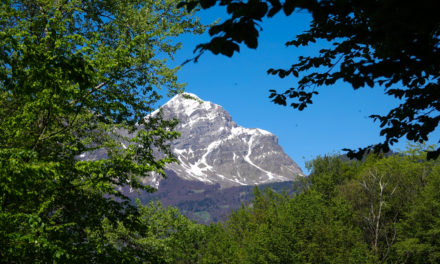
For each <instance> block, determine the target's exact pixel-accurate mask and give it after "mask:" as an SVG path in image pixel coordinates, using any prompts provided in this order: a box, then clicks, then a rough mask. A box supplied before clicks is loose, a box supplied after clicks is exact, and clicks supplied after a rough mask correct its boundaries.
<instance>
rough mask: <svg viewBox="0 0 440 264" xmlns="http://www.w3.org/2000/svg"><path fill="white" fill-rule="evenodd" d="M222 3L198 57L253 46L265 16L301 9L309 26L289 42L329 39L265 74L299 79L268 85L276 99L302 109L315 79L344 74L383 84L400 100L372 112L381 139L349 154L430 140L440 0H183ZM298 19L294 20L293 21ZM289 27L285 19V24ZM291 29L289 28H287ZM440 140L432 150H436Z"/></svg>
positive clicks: (438, 77) (355, 83)
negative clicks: (220, 17)
mask: <svg viewBox="0 0 440 264" xmlns="http://www.w3.org/2000/svg"><path fill="white" fill-rule="evenodd" d="M216 4H218V5H219V6H223V7H225V8H226V10H227V12H228V14H229V15H230V17H229V18H228V19H227V20H225V21H224V22H222V23H220V24H217V25H215V26H212V27H211V28H210V30H209V34H210V35H211V37H212V39H211V40H210V42H209V43H204V44H200V45H198V46H197V48H196V51H198V52H199V54H198V55H197V57H196V60H197V58H198V57H199V56H200V55H201V54H202V53H203V52H204V51H206V50H209V51H211V52H213V53H214V54H223V55H227V56H229V57H230V56H233V54H234V52H239V51H240V45H241V44H243V43H244V44H245V45H246V46H247V47H249V48H252V49H255V48H257V46H258V37H259V30H261V29H262V27H263V26H264V25H263V24H264V23H262V20H263V18H270V17H273V16H275V15H277V14H279V13H284V14H285V15H287V16H294V15H295V12H296V11H298V10H306V11H307V12H309V13H310V14H311V15H312V21H311V23H310V26H309V28H308V29H307V30H306V31H305V32H303V33H302V34H299V35H297V36H296V37H295V38H294V39H293V40H291V41H288V42H286V46H293V47H299V46H306V45H312V44H313V43H315V42H316V41H318V40H324V41H327V42H328V43H329V45H328V48H324V49H321V50H320V51H319V55H317V56H300V57H299V58H298V60H297V61H295V62H293V64H292V66H291V67H290V68H288V69H275V68H272V69H269V70H268V74H271V75H276V76H279V77H280V78H287V77H293V78H295V82H296V86H294V87H292V88H289V89H287V90H285V91H282V92H278V91H276V90H270V98H272V101H273V102H274V103H276V104H280V105H287V104H289V105H290V106H291V107H293V108H295V109H299V110H303V109H305V108H306V107H307V106H308V105H310V104H311V103H312V99H314V97H315V96H316V95H317V94H318V93H319V91H318V89H317V88H318V87H320V86H324V85H333V84H335V83H336V82H337V81H339V80H342V81H344V82H347V83H349V84H350V85H351V86H352V87H353V89H355V90H356V89H359V88H362V87H367V86H369V87H375V88H376V87H381V88H383V89H384V90H385V93H386V94H387V95H390V96H393V97H395V98H398V99H401V101H402V103H401V104H400V105H399V106H398V107H396V108H393V109H390V111H389V113H388V114H387V115H384V116H381V115H371V116H370V117H371V118H373V119H374V120H377V121H379V122H380V127H381V131H380V135H382V136H385V140H384V141H383V142H381V143H378V144H375V145H371V146H367V147H362V148H359V149H358V150H347V151H348V155H349V156H350V157H357V158H361V157H362V156H363V155H364V153H365V152H369V151H371V150H374V151H375V152H381V151H383V152H388V151H389V149H390V145H393V144H394V143H396V142H398V140H399V139H401V138H404V137H406V139H408V140H410V141H414V142H424V141H427V140H428V138H429V136H430V134H431V133H432V132H433V131H434V130H435V129H436V128H437V127H438V124H439V121H440V114H439V111H440V102H439V98H440V74H439V72H440V69H439V68H440V17H439V16H438V14H437V12H436V8H435V6H437V1H434V0H422V1H418V2H413V1H399V0H379V1H361V0H300V1H298V0H285V1H280V0H248V1H242V0H186V1H185V2H182V3H181V4H180V5H182V6H183V5H184V6H186V7H187V9H188V10H193V9H194V8H196V7H198V6H199V7H201V8H203V9H207V8H211V7H213V6H215V5H216ZM291 26H292V27H294V26H295V25H291ZM286 28H287V27H286ZM285 34H286V36H287V35H289V32H288V31H286V32H285ZM439 155H440V148H437V149H435V150H431V151H429V154H428V158H437V157H438V156H439Z"/></svg>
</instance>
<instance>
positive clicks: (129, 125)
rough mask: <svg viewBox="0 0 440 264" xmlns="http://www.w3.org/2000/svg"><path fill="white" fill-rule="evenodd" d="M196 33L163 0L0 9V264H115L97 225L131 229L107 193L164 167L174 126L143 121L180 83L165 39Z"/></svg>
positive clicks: (125, 203)
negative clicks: (105, 223) (118, 224)
mask: <svg viewBox="0 0 440 264" xmlns="http://www.w3.org/2000/svg"><path fill="white" fill-rule="evenodd" d="M202 31H203V27H202V26H201V25H200V24H199V22H198V21H197V20H196V19H195V18H193V17H191V16H190V14H189V13H187V12H186V11H185V10H183V9H179V8H176V3H175V1H172V0H165V1H162V0H147V1H137V0H133V1H123V2H122V1H85V0H72V1H58V0H54V1H13V0H6V1H2V2H1V4H0V206H1V212H0V241H1V242H0V244H1V246H0V248H1V250H0V259H1V262H6V263H18V262H20V263H27V262H29V263H30V262H32V263H52V262H53V263H55V262H61V263H69V262H70V263H79V262H81V261H82V262H84V263H96V262H100V263H113V262H115V263H121V258H122V259H123V258H124V257H123V256H122V255H121V253H120V252H122V251H123V249H122V248H121V247H114V246H112V245H111V244H109V243H107V242H106V241H107V240H106V238H105V236H104V235H103V234H104V228H103V223H102V220H103V219H104V218H106V219H108V220H109V221H110V222H111V223H115V222H116V221H123V222H124V223H125V225H126V226H128V227H131V228H134V227H136V226H137V225H138V224H139V223H138V222H137V221H136V220H133V219H135V217H134V216H136V215H137V214H139V212H138V209H137V208H136V207H135V206H133V205H131V204H130V202H129V200H128V199H127V198H126V197H125V196H124V195H122V193H121V192H120V191H119V190H118V188H117V187H120V186H123V185H127V186H130V187H131V188H133V189H144V190H150V188H149V187H148V186H144V185H143V184H142V182H141V177H144V176H148V175H149V174H151V173H158V174H162V175H163V174H164V170H163V169H164V166H165V165H166V164H167V163H169V162H172V161H174V160H175V159H174V157H173V156H172V155H171V152H170V150H169V147H168V146H167V144H168V143H167V142H168V141H169V140H171V139H174V138H176V137H177V136H178V133H177V132H174V131H172V128H173V127H174V125H175V121H173V120H170V121H164V120H161V119H160V118H154V119H153V118H151V119H150V120H148V121H147V120H145V119H144V117H145V115H146V114H147V113H149V112H150V111H151V109H152V107H153V104H154V103H155V102H157V100H158V99H159V98H160V95H159V93H158V90H159V89H161V88H163V89H167V90H168V91H169V92H170V93H175V92H178V91H179V90H181V89H182V87H183V86H182V85H181V84H179V83H178V82H177V79H176V76H175V73H176V71H177V70H178V68H170V67H169V66H168V64H167V60H169V59H172V56H173V54H174V53H175V52H176V50H178V49H179V47H180V44H179V43H178V42H176V41H173V38H174V37H176V36H178V35H180V34H182V33H185V32H188V33H200V32H202ZM140 126H142V127H143V128H144V129H142V130H138V128H139V127H140ZM121 130H124V131H127V132H128V133H131V135H130V136H129V137H124V136H122V135H123V134H121V133H118V131H121ZM121 138H122V141H123V142H126V143H127V144H126V145H121V143H120V142H121ZM97 150H101V151H104V153H105V155H103V157H102V159H99V160H83V159H82V157H83V155H84V154H86V153H93V152H94V151H97ZM156 152H160V153H162V154H161V155H158V154H157V153H156ZM92 234H93V236H92Z"/></svg>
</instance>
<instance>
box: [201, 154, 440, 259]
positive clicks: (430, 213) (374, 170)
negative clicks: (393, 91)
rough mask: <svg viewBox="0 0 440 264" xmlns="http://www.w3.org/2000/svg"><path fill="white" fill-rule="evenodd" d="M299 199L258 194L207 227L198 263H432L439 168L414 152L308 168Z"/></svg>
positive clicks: (328, 159) (326, 161) (439, 217)
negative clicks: (218, 222)
mask: <svg viewBox="0 0 440 264" xmlns="http://www.w3.org/2000/svg"><path fill="white" fill-rule="evenodd" d="M309 166H310V168H311V170H312V174H311V176H309V177H307V178H305V179H304V180H303V181H302V183H301V184H300V186H302V189H301V191H299V193H298V194H296V195H293V196H289V195H286V194H277V193H274V192H272V191H270V190H267V191H266V192H264V193H261V192H260V191H259V190H258V189H256V192H255V198H254V201H253V203H252V204H251V205H249V206H244V207H243V208H242V209H240V210H238V211H236V212H235V213H233V214H232V215H231V217H230V219H229V220H228V221H226V222H225V223H222V224H216V225H212V226H210V227H208V229H207V231H206V239H207V240H206V242H205V246H204V248H203V249H202V250H201V261H200V263H438V262H439V260H440V258H439V256H440V255H439V252H440V251H439V242H438V241H439V239H438V235H439V234H440V233H439V230H440V229H439V223H440V207H439V204H440V196H439V194H438V193H439V192H438V187H439V186H438V184H439V182H440V171H439V170H440V164H439V163H438V162H434V161H426V153H424V152H423V151H421V147H420V146H419V147H417V148H412V149H411V150H410V151H408V152H407V153H403V154H399V155H392V156H389V157H383V156H377V155H369V156H368V157H367V158H366V159H365V160H364V161H362V162H352V161H347V160H345V159H343V158H341V157H340V156H339V157H338V156H324V157H318V158H317V159H315V160H313V161H312V162H311V163H310V164H309Z"/></svg>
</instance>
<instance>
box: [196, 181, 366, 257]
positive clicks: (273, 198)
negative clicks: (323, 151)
mask: <svg viewBox="0 0 440 264" xmlns="http://www.w3.org/2000/svg"><path fill="white" fill-rule="evenodd" d="M225 237H226V238H225ZM206 245H207V247H206V248H205V249H204V250H203V249H202V251H201V252H202V258H201V259H202V260H205V259H207V257H205V256H208V258H209V259H210V260H213V261H204V262H203V261H202V263H224V260H225V259H226V262H228V263H374V256H372V255H371V253H370V252H369V250H368V246H367V244H366V243H364V242H363V241H362V239H361V233H360V230H359V228H358V227H356V226H354V225H353V221H352V211H351V209H350V207H349V206H348V203H347V202H346V201H344V200H342V199H332V200H331V201H328V200H326V199H324V198H323V197H322V196H321V195H320V194H319V193H318V192H316V191H314V190H306V191H304V192H303V193H301V194H297V195H294V196H292V197H290V196H288V195H286V194H277V193H275V192H274V191H271V190H270V189H266V192H265V193H261V192H259V191H258V190H256V192H255V199H254V201H253V202H252V206H250V207H243V208H241V209H239V210H238V211H236V212H234V213H233V214H232V215H231V217H230V219H229V220H228V221H227V222H226V223H225V224H224V225H223V229H222V228H220V229H219V230H217V232H216V233H214V235H211V236H209V237H207V243H206ZM229 258H232V260H231V259H229ZM220 260H223V262H221V261H220Z"/></svg>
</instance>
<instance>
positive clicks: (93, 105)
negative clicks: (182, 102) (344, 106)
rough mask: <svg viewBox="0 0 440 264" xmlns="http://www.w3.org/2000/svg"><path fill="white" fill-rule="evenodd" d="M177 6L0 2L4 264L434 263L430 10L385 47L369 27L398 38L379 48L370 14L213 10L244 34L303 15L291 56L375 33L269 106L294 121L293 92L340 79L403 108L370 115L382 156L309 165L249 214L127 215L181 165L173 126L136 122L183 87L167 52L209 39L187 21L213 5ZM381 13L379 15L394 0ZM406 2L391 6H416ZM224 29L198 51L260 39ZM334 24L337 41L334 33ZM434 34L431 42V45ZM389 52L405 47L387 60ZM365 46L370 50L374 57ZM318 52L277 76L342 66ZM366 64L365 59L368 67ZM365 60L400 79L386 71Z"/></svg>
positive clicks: (305, 97)
mask: <svg viewBox="0 0 440 264" xmlns="http://www.w3.org/2000/svg"><path fill="white" fill-rule="evenodd" d="M188 2H189V5H190V6H189V7H188V6H187V7H188V8H183V7H182V4H179V3H178V2H177V1H174V0H131V1H128V0H127V1H115V0H105V1H103V0H102V1H101V0H97V1H89V0H35V1H20V0H17V1H16V0H4V1H2V2H1V3H0V66H1V67H0V206H1V211H0V262H1V263H439V262H440V192H439V191H438V190H439V189H440V163H439V161H438V159H436V158H437V157H438V155H439V153H440V151H439V147H438V146H428V145H426V144H423V143H424V142H426V141H427V140H428V136H429V135H430V133H431V132H432V131H433V130H434V129H435V128H436V127H437V125H438V122H439V120H440V118H439V116H438V111H439V109H440V107H439V100H438V98H439V96H438V91H439V89H438V86H439V76H438V74H439V71H438V67H439V65H440V63H438V61H439V60H438V57H439V56H438V53H439V45H438V43H439V40H440V38H439V34H440V30H439V28H438V25H439V24H438V23H437V22H435V21H437V20H435V21H434V20H432V21H431V18H435V19H438V14H437V12H436V11H435V9H433V8H430V9H429V8H428V9H429V10H430V12H428V13H427V14H426V16H422V15H421V14H422V12H421V11H420V10H422V11H426V8H425V9H424V7H431V6H432V5H431V4H432V3H431V2H430V1H425V2H423V1H422V2H423V4H424V5H422V4H421V5H420V6H419V7H421V8H419V9H411V12H412V13H411V12H410V13H411V14H414V16H415V17H416V18H419V17H420V18H424V19H423V21H422V22H423V23H420V27H417V26H414V27H411V28H407V29H408V30H410V33H411V34H410V35H408V36H407V38H400V39H399V38H398V37H397V38H396V36H398V34H399V33H402V32H403V31H393V27H391V26H392V25H394V24H393V23H392V24H390V25H389V26H390V28H388V27H386V28H385V29H384V28H383V27H378V28H379V29H380V30H391V31H393V32H394V33H395V34H396V35H393V37H392V38H385V40H384V41H382V42H380V41H378V40H379V39H380V38H381V36H383V34H382V33H384V32H383V31H380V30H379V29H378V28H376V27H375V26H377V24H380V23H379V22H381V21H382V20H381V19H383V17H382V16H379V15H377V13H374V14H373V15H372V16H370V17H368V16H369V15H371V14H372V13H371V11H372V9H371V8H369V7H368V8H366V7H365V6H364V5H362V4H360V3H361V2H363V1H342V0H334V1H310V3H312V4H311V5H310V6H309V5H306V4H305V3H307V1H297V3H299V4H298V6H295V4H294V3H293V2H294V1H290V0H289V1H285V2H283V5H284V7H283V6H282V5H281V3H280V1H276V0H269V1H260V0H250V1H247V2H246V4H248V5H250V6H253V5H254V4H255V5H257V6H258V8H256V9H243V8H242V7H243V6H242V5H240V4H243V1H238V2H240V4H237V2H236V1H223V0H221V1H219V2H220V4H221V5H223V6H225V5H231V8H230V9H229V10H230V12H229V13H230V14H232V16H233V17H234V19H236V18H239V23H238V24H237V25H238V26H243V23H244V25H245V26H247V27H249V26H250V27H251V29H252V27H253V25H252V24H251V23H249V22H250V20H252V21H254V20H258V19H260V20H261V18H262V17H264V16H265V15H266V14H267V15H269V16H273V15H274V14H275V13H277V12H278V11H280V10H282V9H283V10H284V12H285V13H286V15H290V14H292V10H293V9H295V8H302V9H305V10H308V11H310V12H312V13H313V14H314V19H315V21H314V22H315V23H312V28H311V31H310V32H308V33H307V34H305V35H301V36H299V39H298V40H297V41H296V42H294V43H293V42H292V43H291V44H292V45H303V44H304V45H307V44H308V42H309V41H312V39H314V38H327V39H328V40H331V39H335V38H344V37H347V36H344V35H338V34H339V33H341V34H342V33H347V34H348V33H349V32H351V33H353V32H357V31H356V30H355V31H353V28H355V29H359V30H360V31H359V32H361V33H362V34H360V35H361V36H362V37H365V36H368V34H367V33H365V32H364V31H362V30H364V29H368V30H371V32H370V33H371V34H372V36H373V38H372V39H369V38H367V40H368V41H369V42H368V43H365V42H363V41H366V39H365V38H360V37H359V38H352V41H350V42H349V43H345V44H343V47H342V49H341V47H339V48H337V49H336V51H335V52H336V53H338V52H339V53H342V55H343V56H345V58H347V60H346V61H344V63H345V64H343V65H342V66H341V67H342V68H341V71H338V72H336V75H334V76H330V75H327V76H322V75H314V76H315V77H317V78H315V79H310V78H309V77H307V76H306V77H305V78H306V79H305V81H303V82H300V84H301V85H302V86H301V85H300V86H299V88H298V89H299V90H298V91H296V90H294V89H293V88H292V89H293V90H289V91H287V92H286V93H283V94H278V93H276V92H273V96H272V98H274V99H273V100H274V101H275V103H279V104H286V103H285V101H286V100H290V99H292V100H295V99H298V100H299V101H300V103H299V104H298V103H296V102H294V103H293V104H292V107H294V108H300V110H301V109H302V108H304V107H305V106H306V105H307V104H310V103H311V96H312V95H315V91H312V92H305V91H304V89H305V88H308V87H310V85H313V84H314V85H319V83H321V84H322V83H325V82H329V84H332V83H334V82H333V81H336V79H340V78H342V79H344V80H345V81H347V82H349V83H351V84H355V85H354V88H355V89H357V88H359V86H362V85H366V84H367V85H369V84H370V83H372V82H373V83H374V82H377V83H378V84H381V82H382V84H384V85H388V84H389V85H390V86H392V85H396V84H397V85H402V87H403V88H401V89H388V88H389V87H386V89H387V90H386V91H387V94H389V95H390V96H396V97H400V98H403V99H404V100H405V101H404V103H403V104H402V105H400V106H399V107H398V108H396V109H392V110H391V111H390V113H389V114H388V115H386V116H373V118H375V119H377V120H379V121H380V122H381V123H382V125H381V126H382V131H381V133H382V134H383V135H385V136H386V139H385V142H383V143H381V144H378V145H375V146H369V147H367V148H362V149H360V150H361V151H359V152H353V151H348V153H347V155H348V156H349V157H351V158H353V157H357V158H358V160H355V159H354V160H351V159H349V158H347V155H342V156H340V155H333V156H332V155H330V156H329V155H324V156H320V157H318V158H316V159H314V160H312V161H310V162H309V164H308V168H309V170H310V172H311V173H310V175H309V176H307V177H304V178H303V179H302V180H299V181H298V182H296V183H295V184H294V186H292V190H293V191H292V190H285V191H284V192H275V191H272V190H270V189H265V190H264V191H260V190H259V189H258V188H255V190H254V199H253V201H252V202H251V203H249V204H243V205H242V207H241V208H240V209H239V210H237V211H235V212H233V213H232V214H231V215H230V216H229V218H228V220H226V221H224V222H220V223H213V224H210V225H201V224H196V223H195V222H194V221H191V220H189V219H188V218H186V217H184V216H183V215H182V214H181V213H180V212H179V211H178V210H177V209H176V208H164V207H163V206H161V204H160V203H154V202H152V203H149V204H141V203H140V202H139V201H138V202H137V203H136V204H133V203H132V202H131V200H130V199H129V198H128V197H126V196H125V195H123V194H122V193H121V191H120V189H119V187H122V186H125V187H128V188H132V189H134V190H142V191H153V189H152V188H151V187H150V186H145V185H143V184H142V178H143V177H148V176H149V175H151V174H156V175H162V176H165V167H166V165H167V164H168V163H171V162H176V157H174V156H173V154H172V153H171V151H170V145H169V144H170V142H172V140H173V139H176V138H177V137H178V136H179V133H178V132H177V131H174V130H173V128H174V127H175V126H176V124H177V122H178V120H163V119H162V118H161V117H160V115H159V116H157V117H155V118H149V119H145V118H144V117H145V116H146V115H148V113H150V112H151V111H153V110H154V109H153V106H154V104H155V103H156V102H157V101H158V100H159V99H160V97H161V92H163V91H166V92H167V93H168V95H173V94H177V93H179V92H182V91H183V88H184V85H183V84H181V83H179V81H178V80H177V77H176V72H177V71H178V70H179V68H180V67H171V66H169V65H170V64H169V63H168V62H169V61H172V59H173V56H174V54H175V52H176V51H177V50H178V49H179V48H180V47H181V45H180V43H179V42H178V41H175V39H176V37H178V36H180V35H181V34H194V35H198V34H201V33H203V32H204V31H205V29H206V28H207V27H208V26H209V25H208V26H205V25H202V24H201V23H200V21H199V19H198V18H197V17H196V16H195V12H196V11H197V10H196V9H197V8H196V9H194V8H195V7H196V6H200V7H201V8H210V7H211V6H212V5H214V4H215V3H216V2H217V1H215V0H214V1H210V0H208V1H207V0H201V1H188ZM350 2H353V5H350ZM376 2H377V3H376V4H377V5H379V4H380V3H382V2H384V3H385V4H384V5H383V6H380V5H379V6H378V7H386V8H389V6H390V4H396V5H397V2H398V1H397V2H396V1H392V0H386V1H385V0H384V1H376ZM401 2H402V6H401V7H402V10H409V9H405V8H407V7H411V6H410V5H409V4H408V3H406V2H405V1H401ZM347 3H348V4H347ZM264 4H266V6H264ZM271 5H272V6H271ZM268 6H269V7H270V8H268ZM349 7H352V8H353V10H350V8H349ZM399 7H400V6H399ZM333 8H336V9H335V10H336V11H338V12H333V11H335V10H333ZM338 8H341V9H338ZM347 8H348V9H347ZM362 8H364V9H362ZM245 10H251V11H252V12H251V14H249V13H247V11H246V12H245ZM320 10H321V11H322V10H324V11H325V12H320ZM374 10H379V11H380V10H381V9H374ZM392 10H394V9H392ZM339 11H340V12H339ZM351 11H353V12H351ZM419 11H420V12H419ZM347 12H348V13H347ZM346 14H349V16H348V17H346V16H345V15H346ZM392 14H394V15H395V13H392ZM405 14H406V13H405ZM358 16H359V17H358ZM341 17H343V18H341ZM241 18H243V19H241ZM391 18H395V19H401V18H399V16H393V17H391ZM249 19H250V20H249ZM338 19H342V20H343V22H344V23H345V24H344V23H343V24H341V23H339V22H340V21H338ZM374 19H377V20H374ZM433 21H434V22H433ZM232 22H233V21H232ZM232 22H231V23H232ZM370 22H371V24H369V25H365V23H366V24H368V23H370ZM376 22H377V23H376ZM350 23H351V24H350ZM353 23H354V26H353ZM330 24H331V25H330ZM237 25H235V26H237ZM235 26H234V24H230V25H229V27H228V26H227V25H226V26H225V25H223V24H220V25H217V27H215V26H214V30H213V29H212V27H211V30H210V31H211V32H210V33H212V34H211V35H215V34H217V33H220V32H221V31H222V30H226V33H225V35H224V36H225V38H226V39H223V40H222V39H221V38H220V39H217V40H215V41H214V44H212V43H211V45H208V46H200V48H202V49H204V48H206V50H209V49H211V50H213V52H217V53H222V50H223V49H222V48H225V47H226V49H225V50H223V51H224V52H223V53H226V55H231V56H232V53H234V51H237V50H236V46H234V45H236V44H237V41H238V43H241V42H245V44H246V45H248V46H250V47H251V48H252V47H256V45H255V41H256V40H255V38H257V37H258V34H256V35H254V33H255V31H253V30H249V31H248V32H249V34H251V35H250V36H249V35H247V36H245V37H244V38H241V37H239V36H238V40H237V34H234V32H232V33H231V32H229V33H228V32H227V31H228V30H229V29H232V30H234V29H235ZM338 26H342V27H343V29H344V30H342V31H338V30H335V27H336V28H337V27H338ZM349 26H353V27H349ZM395 26H396V27H398V29H402V27H405V26H402V25H400V24H398V23H397V24H395ZM376 29H378V30H379V31H380V32H379V33H380V34H379V33H378V31H375V30H376ZM325 30H328V32H329V34H328V35H325V34H324V31H325ZM335 32H336V33H335ZM351 33H350V34H351ZM419 33H420V34H419ZM228 34H229V35H228ZM231 34H232V35H231ZM381 34H382V35H381ZM402 34H403V33H402ZM405 34H406V33H405ZM230 36H232V37H233V38H230ZM414 36H416V38H415V39H414V41H412V40H411V38H412V37H414ZM427 36H428V37H429V38H430V41H426V42H424V38H425V37H427ZM248 37H249V38H250V39H248ZM390 39H391V40H393V41H394V42H393V41H390ZM395 40H399V41H397V42H396V41H395ZM219 41H220V42H219ZM222 41H223V42H222ZM231 41H232V43H233V45H232V46H231V45H229V44H230V43H229V42H231ZM356 41H358V43H356ZM222 43H223V44H225V45H222ZM228 43H229V44H228ZM390 43H391V44H392V45H394V44H395V45H397V46H399V47H403V46H405V45H407V47H408V48H407V49H402V50H401V52H400V53H399V52H395V50H393V49H390V46H389V45H391V44H390ZM393 43H394V44H393ZM409 43H410V44H409ZM420 43H422V44H423V45H421V44H420ZM358 44H359V45H358ZM373 44H374V45H376V44H377V45H378V46H376V48H375V49H368V47H369V45H373ZM419 44H420V45H419ZM425 44H426V45H425ZM228 45H229V46H228ZM344 45H345V46H344ZM387 45H388V46H387ZM408 45H409V46H408ZM323 52H324V53H325V56H324V57H323V58H321V60H319V59H318V60H316V58H303V60H302V61H301V62H300V63H299V64H298V65H294V66H293V68H292V69H290V70H287V71H282V70H272V71H270V72H271V73H273V74H278V75H280V76H284V75H286V74H292V75H297V74H298V72H297V70H298V68H299V71H300V72H301V71H306V72H307V71H311V70H313V67H314V66H313V65H316V67H317V68H319V67H320V66H322V63H323V64H324V66H328V67H331V68H333V66H334V65H332V63H333V62H332V60H333V59H334V58H335V56H336V55H335V54H336V53H333V52H332V51H323ZM350 52H353V53H350ZM326 56H327V57H326ZM359 56H360V57H365V58H366V60H367V61H366V62H365V63H364V64H362V63H363V62H362V61H359V60H358V59H359ZM388 59H389V60H390V61H387V60H388ZM391 62H393V63H391ZM375 63H378V64H380V65H379V66H380V67H382V68H383V66H384V65H385V66H386V65H389V66H390V68H389V69H392V70H395V71H396V74H389V73H388V72H385V73H383V75H381V74H382V73H380V71H379V70H378V69H380V67H379V66H378V67H379V68H374V66H377V65H376V64H375ZM390 63H391V64H390ZM402 63H403V64H402ZM396 65H404V67H401V66H396ZM391 66H393V67H394V68H393V67H391ZM350 74H353V78H351V77H349V75H350ZM307 80H309V82H307ZM310 82H311V83H310ZM375 89H376V88H375ZM139 127H142V128H143V129H138V128H139ZM120 130H124V131H128V132H129V133H131V135H130V137H125V136H122V135H121V133H118V131H120ZM404 136H406V139H408V140H409V141H410V142H411V141H412V142H416V143H417V144H409V146H408V148H407V150H406V151H402V152H390V151H389V150H390V149H389V145H393V143H395V142H397V139H400V138H402V137H403V138H405V137H404ZM121 140H123V141H124V142H127V143H128V144H127V146H125V145H124V146H121V144H120V142H121ZM96 151H101V152H102V151H104V152H105V155H104V158H102V159H92V160H82V159H81V157H82V156H81V155H83V154H84V153H92V154H93V153H94V152H96Z"/></svg>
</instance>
